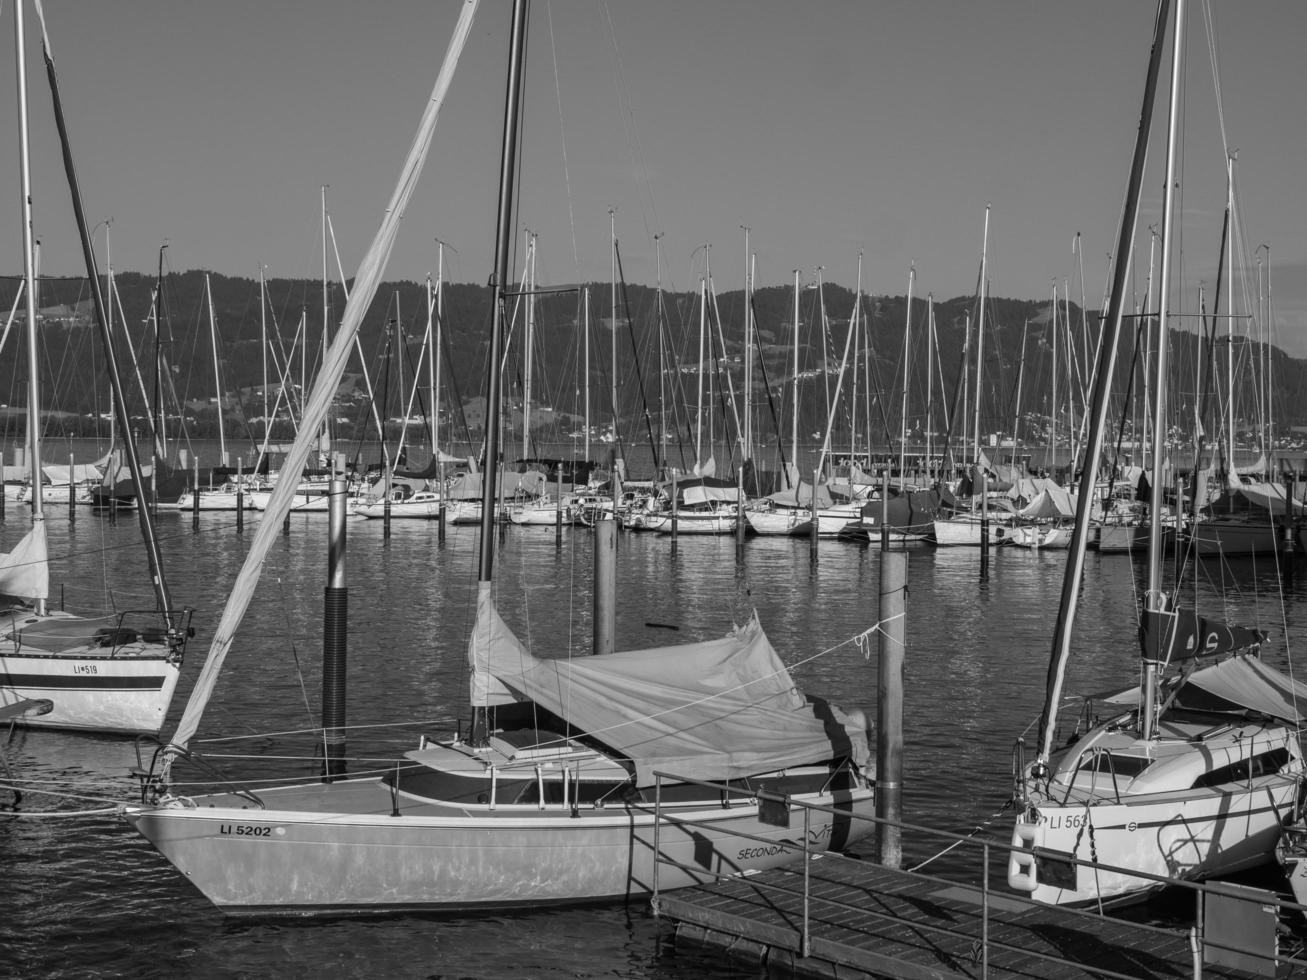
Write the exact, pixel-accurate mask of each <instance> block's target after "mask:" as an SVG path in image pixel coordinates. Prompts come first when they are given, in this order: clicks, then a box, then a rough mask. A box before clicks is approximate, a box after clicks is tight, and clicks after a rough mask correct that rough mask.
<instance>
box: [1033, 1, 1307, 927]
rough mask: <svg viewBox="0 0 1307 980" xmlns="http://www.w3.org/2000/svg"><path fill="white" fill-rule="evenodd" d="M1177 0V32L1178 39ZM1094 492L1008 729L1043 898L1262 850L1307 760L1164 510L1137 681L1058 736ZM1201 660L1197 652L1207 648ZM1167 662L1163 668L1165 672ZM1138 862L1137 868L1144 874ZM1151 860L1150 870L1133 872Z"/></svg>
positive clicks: (1155, 505) (1152, 881)
mask: <svg viewBox="0 0 1307 980" xmlns="http://www.w3.org/2000/svg"><path fill="white" fill-rule="evenodd" d="M1168 6H1169V4H1168V0H1161V2H1160V3H1159V5H1158V11H1157V16H1156V21H1155V29H1154V34H1153V48H1152V55H1151V58H1150V62H1149V69H1148V85H1147V89H1146V94H1145V96H1144V104H1143V110H1142V113H1141V119H1140V126H1139V133H1138V138H1137V141H1136V144H1135V150H1134V157H1133V162H1132V167H1131V176H1130V183H1129V189H1128V192H1127V195H1126V203H1125V207H1124V209H1123V212H1122V217H1121V228H1120V238H1119V244H1118V248H1117V251H1116V252H1115V253H1114V254H1115V256H1116V261H1115V267H1114V270H1113V279H1112V284H1111V293H1110V303H1109V307H1108V312H1107V316H1106V319H1105V323H1104V336H1103V341H1102V344H1101V348H1100V352H1099V359H1098V364H1097V369H1096V374H1095V380H1094V390H1093V402H1092V407H1091V412H1090V419H1089V421H1090V425H1089V430H1088V438H1087V440H1086V445H1085V448H1084V452H1085V456H1084V464H1083V467H1082V468H1083V470H1084V471H1085V472H1091V471H1092V469H1093V465H1094V462H1095V461H1096V460H1098V459H1099V458H1101V455H1102V450H1103V432H1104V427H1105V426H1104V423H1105V417H1106V413H1107V403H1108V393H1109V390H1110V379H1111V375H1112V366H1113V363H1114V359H1115V354H1116V348H1117V344H1118V339H1119V336H1120V332H1121V321H1122V314H1123V309H1122V308H1123V298H1124V294H1125V292H1126V276H1127V269H1128V262H1129V254H1130V241H1131V239H1132V237H1133V233H1134V228H1135V223H1136V219H1137V216H1138V209H1139V186H1140V182H1141V178H1142V173H1143V164H1144V157H1145V150H1146V145H1147V138H1148V131H1149V121H1150V119H1151V115H1152V102H1153V94H1154V91H1155V88H1156V81H1157V76H1158V72H1159V68H1160V61H1161V54H1162V47H1163V39H1164V35H1165V33H1166V24H1167V19H1168V17H1167V10H1168ZM1183 15H1184V0H1179V3H1178V5H1177V13H1176V27H1175V38H1176V41H1175V43H1174V45H1173V51H1174V58H1175V65H1176V66H1178V64H1179V60H1180V58H1181V52H1182V49H1183V40H1182V39H1183V37H1184V33H1183V22H1184V16H1183ZM1178 78H1179V72H1178V70H1175V68H1173V74H1172V81H1173V89H1172V130H1171V134H1170V138H1169V140H1168V152H1167V179H1166V197H1165V204H1164V210H1163V260H1162V286H1161V289H1160V291H1159V307H1158V314H1157V324H1158V331H1159V335H1160V336H1161V337H1163V338H1164V337H1165V331H1166V329H1167V296H1168V286H1167V282H1168V269H1169V262H1168V261H1167V256H1168V255H1169V245H1170V243H1171V242H1172V240H1173V231H1172V215H1173V209H1172V204H1173V193H1174V184H1173V181H1172V179H1171V177H1172V173H1173V170H1172V168H1173V164H1174V159H1175V156H1174V155H1175V131H1174V122H1175V111H1174V110H1175V100H1176V86H1178ZM1166 347H1167V345H1166V344H1165V343H1160V344H1159V345H1158V346H1157V349H1158V351H1159V354H1158V356H1157V362H1156V364H1155V365H1154V371H1155V379H1156V380H1155V386H1154V388H1153V398H1154V405H1153V411H1154V417H1155V419H1156V420H1160V419H1162V418H1163V417H1164V416H1163V415H1162V412H1161V407H1162V406H1164V405H1165V381H1166V378H1167V374H1166V370H1167V368H1166V356H1165V352H1166ZM1164 435H1165V427H1164V426H1162V425H1161V424H1160V421H1158V422H1156V423H1155V424H1154V427H1153V440H1154V441H1153V447H1152V448H1153V451H1152V459H1153V465H1154V467H1155V470H1154V479H1153V481H1152V485H1151V512H1152V514H1153V515H1160V514H1161V513H1162V485H1161V481H1160V480H1159V479H1157V475H1158V473H1159V472H1160V467H1161V462H1160V461H1161V459H1162V458H1163V449H1164V446H1163V439H1164ZM1090 497H1091V495H1090V494H1088V493H1083V494H1081V495H1080V496H1079V498H1078V499H1077V505H1076V523H1075V527H1074V531H1073V535H1072V542H1071V548H1070V550H1069V552H1068V559H1067V564H1066V572H1065V575H1064V579H1063V590H1062V601H1061V604H1060V607H1059V611H1058V619H1057V625H1056V628H1055V631H1054V638H1053V651H1052V656H1051V658H1050V664H1049V669H1048V683H1047V693H1046V697H1045V704H1044V711H1043V715H1042V716H1041V718H1040V730H1039V745H1038V750H1037V756H1036V758H1035V760H1034V762H1033V763H1030V764H1029V765H1027V764H1026V761H1025V759H1024V746H1023V743H1022V742H1021V741H1020V740H1018V747H1017V759H1016V760H1015V765H1014V772H1015V773H1016V777H1015V786H1014V802H1015V803H1016V805H1017V812H1018V815H1017V818H1016V821H1015V827H1014V829H1013V838H1012V842H1013V845H1014V846H1015V848H1017V849H1016V850H1014V851H1013V852H1012V853H1011V855H1010V859H1009V864H1008V883H1009V885H1010V886H1012V887H1013V888H1016V889H1019V890H1022V891H1026V892H1029V893H1030V894H1031V895H1032V896H1033V897H1034V898H1036V899H1037V900H1040V901H1045V902H1050V903H1057V904H1088V903H1094V902H1103V901H1105V900H1108V899H1117V898H1121V897H1133V896H1138V895H1142V894H1145V893H1147V892H1149V891H1152V890H1154V889H1156V888H1157V887H1159V886H1160V885H1162V884H1164V883H1165V882H1166V881H1169V880H1172V879H1180V878H1184V879H1201V878H1207V877H1211V876H1214V875H1218V874H1226V873H1231V872H1235V871H1239V870H1243V869H1246V868H1250V867H1253V866H1256V865H1258V864H1261V863H1265V862H1269V861H1271V860H1273V858H1274V848H1275V844H1276V842H1277V840H1278V839H1279V837H1280V832H1281V827H1282V825H1283V822H1284V820H1285V819H1286V818H1287V817H1288V816H1289V815H1290V813H1291V812H1292V809H1293V806H1294V801H1295V798H1296V796H1297V793H1298V789H1299V785H1300V783H1301V781H1302V779H1303V776H1304V763H1303V756H1302V751H1301V748H1300V746H1299V743H1298V737H1297V733H1298V729H1299V726H1300V724H1301V709H1300V704H1301V703H1303V701H1302V699H1304V698H1307V686H1304V685H1300V684H1298V683H1296V682H1295V681H1293V680H1292V679H1291V678H1290V677H1288V676H1286V675H1284V674H1282V673H1280V672H1279V671H1276V670H1274V669H1273V668H1271V667H1270V666H1268V665H1266V664H1264V663H1262V662H1261V660H1260V659H1259V658H1258V653H1259V651H1260V648H1261V646H1262V644H1263V643H1264V641H1265V640H1266V635H1265V634H1264V633H1262V632H1260V631H1257V630H1249V629H1241V628H1237V627H1230V626H1227V625H1226V624H1224V623H1221V622H1218V621H1215V620H1209V619H1205V618H1203V617H1200V616H1199V615H1197V613H1196V612H1195V611H1194V610H1193V609H1185V608H1182V607H1181V606H1180V605H1179V603H1178V601H1177V599H1176V596H1177V594H1178V590H1176V591H1172V590H1167V589H1165V588H1164V587H1163V582H1162V577H1161V573H1162V563H1161V554H1162V526H1161V523H1162V522H1161V520H1160V519H1158V518H1157V517H1156V516H1155V518H1154V519H1153V520H1152V521H1151V522H1150V525H1149V547H1148V553H1149V568H1148V590H1147V592H1146V608H1145V610H1144V611H1143V615H1142V617H1141V626H1140V636H1141V646H1142V651H1141V653H1142V660H1143V670H1142V676H1143V681H1142V683H1141V684H1140V685H1139V687H1138V688H1137V689H1136V690H1134V691H1132V692H1127V693H1125V694H1124V695H1122V696H1119V697H1117V698H1114V699H1109V702H1108V703H1109V706H1110V707H1111V706H1114V707H1115V710H1111V711H1109V712H1107V714H1106V717H1103V716H1100V715H1093V716H1091V717H1093V718H1094V721H1093V722H1092V727H1090V728H1089V730H1088V731H1086V732H1084V733H1081V732H1079V731H1076V732H1075V733H1073V735H1072V738H1071V740H1070V741H1069V742H1065V743H1062V744H1061V746H1060V747H1059V746H1058V742H1059V738H1058V733H1057V719H1058V715H1059V710H1060V707H1061V702H1062V686H1063V681H1064V677H1065V672H1066V669H1067V662H1068V659H1069V657H1070V652H1071V651H1070V646H1071V631H1072V624H1073V623H1074V619H1075V612H1076V598H1077V595H1078V592H1079V588H1080V583H1081V579H1082V575H1083V569H1084V557H1085V548H1086V546H1087V543H1088V532H1089V513H1090V503H1091V501H1090ZM1204 662H1206V663H1204ZM1168 669H1169V670H1171V671H1172V673H1171V674H1170V675H1169V676H1168V673H1167V672H1168ZM1141 875H1142V876H1141ZM1143 876H1147V877H1143Z"/></svg>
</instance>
